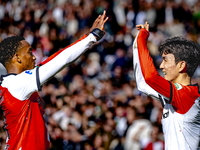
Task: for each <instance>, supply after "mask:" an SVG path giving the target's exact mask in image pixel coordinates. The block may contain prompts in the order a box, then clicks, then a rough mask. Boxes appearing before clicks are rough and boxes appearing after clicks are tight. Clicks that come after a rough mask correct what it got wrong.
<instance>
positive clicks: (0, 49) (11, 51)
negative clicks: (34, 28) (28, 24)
mask: <svg viewBox="0 0 200 150" xmlns="http://www.w3.org/2000/svg"><path fill="white" fill-rule="evenodd" d="M22 40H25V39H24V37H22V36H11V37H7V38H5V39H4V40H3V41H2V42H1V43H0V62H1V63H2V64H3V65H4V66H5V65H6V64H7V63H9V62H10V60H11V59H12V58H13V56H14V55H15V53H16V51H17V50H18V48H19V46H20V45H21V42H20V41H22Z"/></svg>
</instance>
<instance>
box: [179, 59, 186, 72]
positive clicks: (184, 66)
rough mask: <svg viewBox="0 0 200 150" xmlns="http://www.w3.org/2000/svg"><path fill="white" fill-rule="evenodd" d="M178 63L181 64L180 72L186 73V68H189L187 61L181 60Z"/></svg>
mask: <svg viewBox="0 0 200 150" xmlns="http://www.w3.org/2000/svg"><path fill="white" fill-rule="evenodd" d="M178 65H179V72H180V73H186V70H187V65H186V62H185V61H180V62H179V63H178Z"/></svg>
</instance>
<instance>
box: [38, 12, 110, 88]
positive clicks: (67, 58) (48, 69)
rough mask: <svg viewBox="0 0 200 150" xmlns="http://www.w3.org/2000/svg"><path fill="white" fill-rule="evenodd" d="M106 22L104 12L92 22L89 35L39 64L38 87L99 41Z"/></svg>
mask: <svg viewBox="0 0 200 150" xmlns="http://www.w3.org/2000/svg"><path fill="white" fill-rule="evenodd" d="M107 20H108V17H106V12H105V11H104V13H103V15H100V16H98V18H97V19H96V20H95V21H94V23H93V26H92V28H91V29H90V32H89V34H86V35H84V36H83V37H81V38H80V39H79V40H78V41H76V42H75V43H73V44H71V45H70V46H68V47H66V48H64V49H62V50H60V51H58V52H57V53H55V54H53V55H52V56H50V57H49V58H48V59H46V60H45V61H44V62H42V63H41V64H39V65H38V66H37V67H39V69H38V70H39V71H38V72H39V81H40V85H42V84H44V83H45V82H46V81H47V80H48V79H50V78H51V77H52V76H54V75H55V74H56V73H57V72H59V71H60V70H62V69H63V68H64V67H66V66H68V65H70V64H71V63H72V62H74V61H75V60H76V59H77V58H78V57H79V56H80V55H81V54H83V53H84V52H85V51H86V50H88V49H89V48H90V46H91V45H93V44H94V43H95V42H96V41H98V40H100V39H101V38H102V37H103V35H104V24H105V22H106V21H107Z"/></svg>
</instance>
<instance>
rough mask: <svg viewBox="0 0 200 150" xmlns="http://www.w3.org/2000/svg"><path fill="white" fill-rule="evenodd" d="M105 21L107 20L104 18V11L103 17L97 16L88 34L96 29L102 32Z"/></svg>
mask: <svg viewBox="0 0 200 150" xmlns="http://www.w3.org/2000/svg"><path fill="white" fill-rule="evenodd" d="M107 20H108V17H106V11H105V10H104V12H103V15H99V16H98V17H97V19H96V20H95V21H94V23H93V25H92V27H91V28H90V32H91V31H92V30H93V29H95V28H98V29H100V30H102V31H103V30H104V25H105V23H106V21H107Z"/></svg>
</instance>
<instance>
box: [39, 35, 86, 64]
mask: <svg viewBox="0 0 200 150" xmlns="http://www.w3.org/2000/svg"><path fill="white" fill-rule="evenodd" d="M86 37H87V35H86V34H85V35H84V36H82V37H81V38H80V39H78V40H77V41H76V42H74V43H72V44H71V45H69V46H67V47H65V48H63V49H61V50H59V51H58V52H56V53H54V54H53V55H51V56H50V57H49V58H47V59H46V60H45V61H43V62H41V63H40V64H38V65H37V66H42V65H44V64H46V63H47V62H49V61H51V60H52V59H53V58H54V57H56V56H57V55H58V54H60V53H61V52H62V51H63V50H65V49H67V48H69V47H71V46H72V45H74V44H76V43H78V42H80V41H81V40H83V39H85V38H86Z"/></svg>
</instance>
